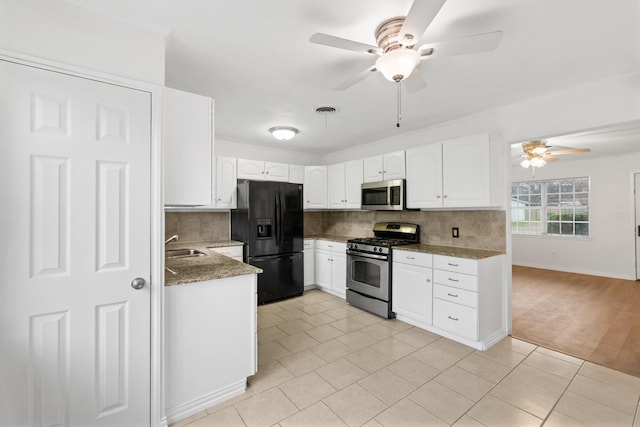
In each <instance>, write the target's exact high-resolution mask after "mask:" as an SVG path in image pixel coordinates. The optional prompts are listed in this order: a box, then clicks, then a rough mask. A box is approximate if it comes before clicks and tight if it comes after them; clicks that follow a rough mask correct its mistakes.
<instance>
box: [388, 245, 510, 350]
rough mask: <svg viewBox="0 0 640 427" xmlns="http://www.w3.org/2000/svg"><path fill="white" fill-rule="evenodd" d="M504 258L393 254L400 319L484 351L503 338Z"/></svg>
mask: <svg viewBox="0 0 640 427" xmlns="http://www.w3.org/2000/svg"><path fill="white" fill-rule="evenodd" d="M504 263H505V256H504V255H496V256H491V257H487V258H481V259H470V258H461V257H452V256H445V255H432V254H427V253H423V252H414V251H405V250H397V249H394V251H393V270H392V271H393V279H392V280H393V281H392V284H393V289H392V292H393V302H392V304H393V311H395V312H396V314H397V317H398V319H399V320H403V321H405V322H407V323H410V324H412V325H414V326H418V327H421V328H423V329H426V330H428V331H430V332H434V333H436V334H439V335H442V336H445V337H447V338H450V339H452V340H455V341H458V342H460V343H462V344H466V345H468V346H471V347H473V348H476V349H478V350H486V349H487V348H489V347H491V346H492V345H493V344H495V343H496V342H498V341H499V340H501V339H502V338H504V337H505V336H506V335H507V326H506V316H507V313H506V303H505V301H506V296H505V284H504V274H503V270H504Z"/></svg>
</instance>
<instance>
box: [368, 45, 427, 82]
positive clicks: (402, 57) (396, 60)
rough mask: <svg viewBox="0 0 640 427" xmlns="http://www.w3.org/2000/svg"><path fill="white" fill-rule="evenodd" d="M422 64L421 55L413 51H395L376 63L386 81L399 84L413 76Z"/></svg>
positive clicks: (385, 54) (383, 56)
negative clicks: (420, 63) (414, 71)
mask: <svg viewBox="0 0 640 427" xmlns="http://www.w3.org/2000/svg"><path fill="white" fill-rule="evenodd" d="M419 62H420V54H419V53H418V52H417V51H415V50H413V49H394V50H391V51H388V52H386V53H384V54H383V55H382V56H380V58H378V60H377V61H376V68H377V69H378V70H379V71H380V72H381V73H382V75H383V76H384V78H385V79H387V80H389V81H392V82H399V81H402V80H404V79H406V78H407V77H409V76H410V75H411V73H412V72H413V70H415V68H416V65H418V63H419Z"/></svg>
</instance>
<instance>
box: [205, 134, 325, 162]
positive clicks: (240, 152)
mask: <svg viewBox="0 0 640 427" xmlns="http://www.w3.org/2000/svg"><path fill="white" fill-rule="evenodd" d="M215 147H216V148H215V150H216V156H227V157H237V158H239V159H248V160H264V161H267V162H279V163H290V164H294V165H314V164H316V163H317V162H319V161H320V160H321V159H320V157H319V156H317V155H315V154H307V153H300V152H297V151H293V150H286V149H284V148H283V149H281V150H278V149H275V148H270V147H261V146H258V145H251V144H244V143H240V142H231V141H225V140H223V139H219V138H216V143H215Z"/></svg>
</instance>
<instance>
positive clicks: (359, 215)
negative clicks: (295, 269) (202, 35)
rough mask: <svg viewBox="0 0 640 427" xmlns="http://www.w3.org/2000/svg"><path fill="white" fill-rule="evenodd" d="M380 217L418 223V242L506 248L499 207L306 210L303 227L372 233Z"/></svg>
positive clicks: (326, 231)
mask: <svg viewBox="0 0 640 427" xmlns="http://www.w3.org/2000/svg"><path fill="white" fill-rule="evenodd" d="M380 221H384V222H388V221H399V222H409V223H413V224H419V225H420V242H421V243H427V244H434V245H445V246H459V247H467V248H477V249H489V250H496V251H504V250H505V249H506V212H505V211H500V210H478V211H402V212H391V211H349V212H341V211H325V212H305V214H304V231H305V234H306V235H313V234H329V235H339V236H355V237H364V236H372V235H373V231H372V228H373V224H375V223H376V222H380ZM453 227H457V228H458V230H459V233H460V234H459V236H460V237H458V238H454V237H452V235H451V229H452V228H453Z"/></svg>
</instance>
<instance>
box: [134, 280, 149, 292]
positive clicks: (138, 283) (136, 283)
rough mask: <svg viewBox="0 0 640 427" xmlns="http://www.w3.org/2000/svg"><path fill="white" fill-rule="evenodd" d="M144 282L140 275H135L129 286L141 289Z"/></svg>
mask: <svg viewBox="0 0 640 427" xmlns="http://www.w3.org/2000/svg"><path fill="white" fill-rule="evenodd" d="M146 283H147V282H146V281H145V280H144V279H143V278H142V277H136V278H135V279H133V280H132V281H131V287H132V288H133V289H135V290H138V289H142V288H144V285H145V284H146Z"/></svg>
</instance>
